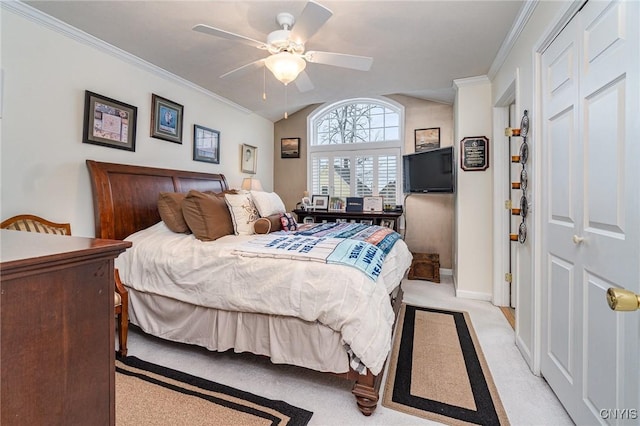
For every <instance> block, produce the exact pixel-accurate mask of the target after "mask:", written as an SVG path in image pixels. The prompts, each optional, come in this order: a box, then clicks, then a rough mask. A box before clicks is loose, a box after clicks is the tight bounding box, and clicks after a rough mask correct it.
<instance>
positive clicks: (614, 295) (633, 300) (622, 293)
mask: <svg viewBox="0 0 640 426" xmlns="http://www.w3.org/2000/svg"><path fill="white" fill-rule="evenodd" d="M607 303H608V304H609V307H610V308H611V309H612V310H614V311H636V310H638V309H640V294H635V293H634V292H632V291H629V290H625V289H623V288H613V287H611V288H609V290H607Z"/></svg>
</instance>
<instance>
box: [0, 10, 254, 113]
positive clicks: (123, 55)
mask: <svg viewBox="0 0 640 426" xmlns="http://www.w3.org/2000/svg"><path fill="white" fill-rule="evenodd" d="M0 6H1V8H2V9H4V10H8V11H10V12H12V13H15V14H16V15H19V16H21V17H23V18H25V19H28V20H30V21H32V22H35V23H36V24H39V25H42V26H43V27H46V28H49V29H51V30H53V31H55V32H57V33H59V34H62V35H64V36H66V37H69V38H70V39H73V40H76V41H78V42H80V43H83V44H85V45H87V46H91V47H93V48H95V49H97V50H100V51H102V52H104V53H107V54H109V55H111V56H113V57H115V58H117V59H120V60H122V61H123V62H126V63H128V64H131V65H133V66H136V67H138V68H140V69H142V70H144V71H147V72H149V73H151V74H154V75H157V76H159V77H162V78H164V79H166V80H169V81H172V82H175V83H178V84H180V85H182V86H184V87H186V88H189V89H192V90H195V91H197V92H200V93H202V94H204V95H206V96H208V97H210V98H212V99H215V100H216V101H219V102H222V103H224V104H226V105H228V106H230V107H232V108H235V109H237V110H239V111H242V112H244V113H246V114H252V113H253V111H251V110H249V109H247V108H245V107H243V106H240V105H238V104H236V103H235V102H232V101H230V100H229V99H227V98H224V97H222V96H220V95H217V94H215V93H213V92H212V91H210V90H207V89H205V88H203V87H201V86H198V85H197V84H195V83H193V82H191V81H189V80H186V79H184V78H182V77H179V76H177V75H175V74H173V73H171V72H169V71H167V70H165V69H163V68H160V67H159V66H157V65H154V64H152V63H150V62H147V61H145V60H144V59H141V58H139V57H137V56H135V55H132V54H131V53H129V52H126V51H124V50H122V49H120V48H119V47H116V46H113V45H111V44H109V43H107V42H105V41H103V40H100V39H99V38H97V37H94V36H92V35H91V34H88V33H86V32H84V31H82V30H80V29H78V28H75V27H72V26H71V25H69V24H67V23H65V22H62V21H61V20H59V19H57V18H54V17H52V16H50V15H47V14H46V13H43V12H41V11H39V10H38V9H36V8H34V7H32V6H29V5H27V4H25V3H22V2H21V1H17V0H0Z"/></svg>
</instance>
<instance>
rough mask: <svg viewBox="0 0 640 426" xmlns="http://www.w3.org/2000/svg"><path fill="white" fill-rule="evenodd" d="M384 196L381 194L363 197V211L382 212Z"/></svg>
mask: <svg viewBox="0 0 640 426" xmlns="http://www.w3.org/2000/svg"><path fill="white" fill-rule="evenodd" d="M383 203H384V198H383V197H381V196H375V197H363V199H362V211H364V212H381V211H382V204H383Z"/></svg>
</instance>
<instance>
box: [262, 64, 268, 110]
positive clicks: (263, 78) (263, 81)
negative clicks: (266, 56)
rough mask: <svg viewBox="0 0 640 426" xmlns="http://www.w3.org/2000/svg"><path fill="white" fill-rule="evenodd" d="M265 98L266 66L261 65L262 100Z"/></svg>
mask: <svg viewBox="0 0 640 426" xmlns="http://www.w3.org/2000/svg"><path fill="white" fill-rule="evenodd" d="M266 100H267V66H266V65H262V101H263V102H264V101H266Z"/></svg>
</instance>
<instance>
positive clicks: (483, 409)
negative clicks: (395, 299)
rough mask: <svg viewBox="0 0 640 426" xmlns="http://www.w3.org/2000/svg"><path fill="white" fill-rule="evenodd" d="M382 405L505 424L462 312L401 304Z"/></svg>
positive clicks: (461, 421) (448, 420)
mask: <svg viewBox="0 0 640 426" xmlns="http://www.w3.org/2000/svg"><path fill="white" fill-rule="evenodd" d="M382 405H384V406H385V407H388V408H391V409H394V410H397V411H401V412H403V413H408V414H412V415H415V416H418V417H422V418H425V419H429V420H434V421H437V422H441V423H445V424H448V425H468V424H479V425H508V424H509V419H508V418H507V415H506V412H505V410H504V407H503V406H502V402H501V401H500V396H499V395H498V391H497V389H496V386H495V384H494V383H493V378H492V377H491V372H490V371H489V367H488V366H487V363H486V361H485V359H484V355H483V354H482V350H481V348H480V345H479V343H478V340H477V338H476V335H475V332H474V330H473V327H472V325H471V321H470V318H469V315H468V313H467V312H456V311H446V310H441V309H432V308H421V307H416V306H410V305H405V304H403V305H402V309H401V312H400V317H399V321H398V329H397V330H396V335H395V338H394V343H393V348H392V351H391V363H390V365H389V373H388V376H387V382H386V384H385V389H384V397H383V400H382Z"/></svg>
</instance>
